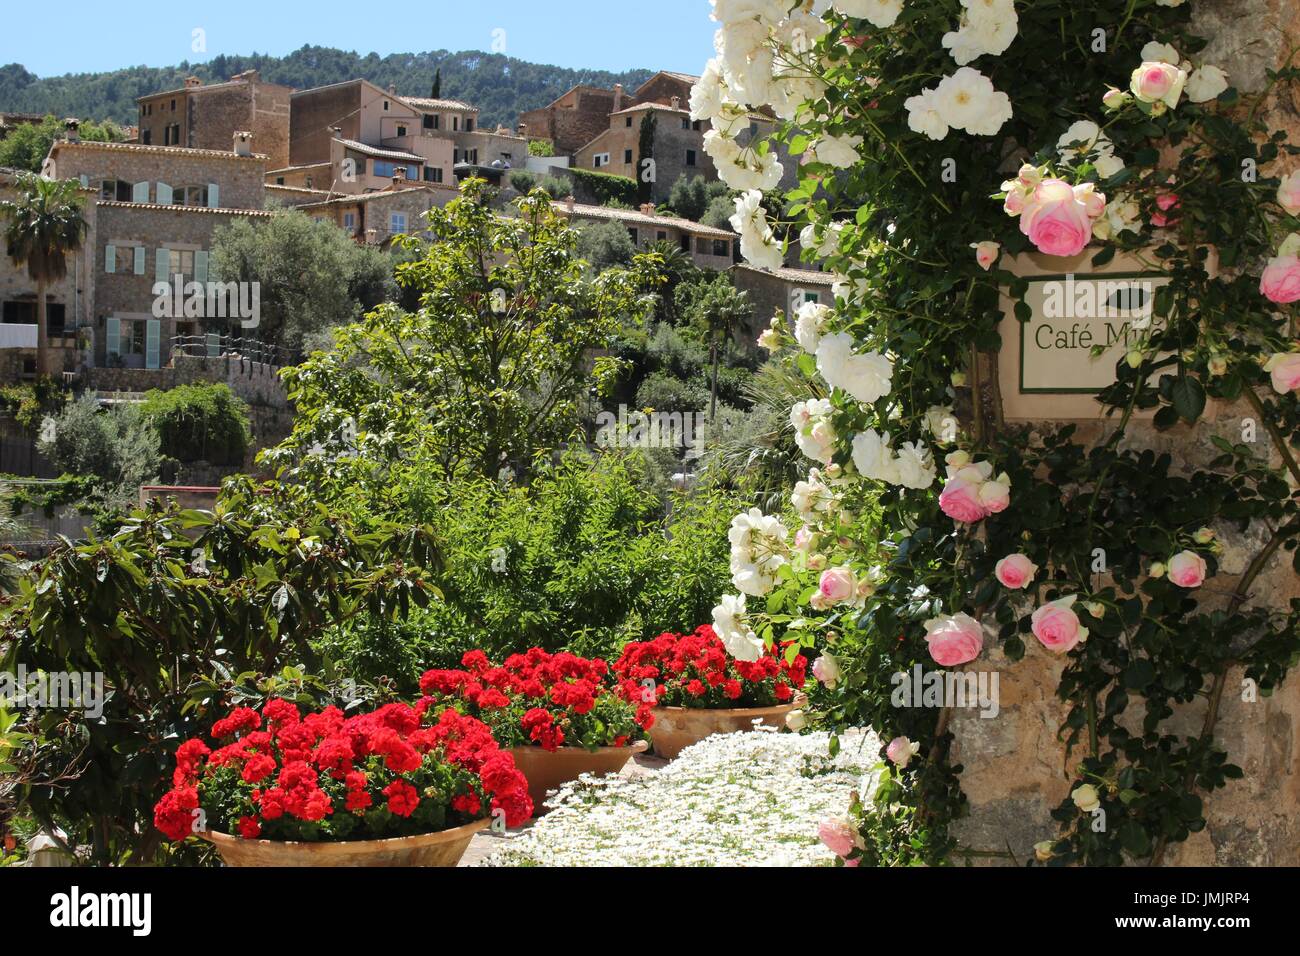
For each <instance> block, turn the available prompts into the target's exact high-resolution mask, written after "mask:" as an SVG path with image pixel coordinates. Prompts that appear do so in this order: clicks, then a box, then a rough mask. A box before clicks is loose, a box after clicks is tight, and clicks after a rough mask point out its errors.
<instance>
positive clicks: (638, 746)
mask: <svg viewBox="0 0 1300 956" xmlns="http://www.w3.org/2000/svg"><path fill="white" fill-rule="evenodd" d="M649 749H650V741H648V740H634V741H633V742H632V743H630V744H628V745H626V746H624V747H597V748H596V749H595V750H588V749H587V748H586V747H570V746H569V745H568V744H565V745H564V746H562V747H557V748H556V749H555V750H546V749H545V748H543V747H540V746H538V745H537V744H520V745H519V746H517V747H510V748H509V749H508V752H509V753H514V752H515V751H516V750H523V751H527V752H529V753H543V754H576V753H582V754H592V755H593V756H594V755H595V754H615V753H617V754H639V753H644V752H645V751H647V750H649Z"/></svg>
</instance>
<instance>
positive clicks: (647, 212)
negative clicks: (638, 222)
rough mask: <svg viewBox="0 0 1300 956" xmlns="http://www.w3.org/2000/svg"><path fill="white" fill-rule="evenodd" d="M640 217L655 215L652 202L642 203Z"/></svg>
mask: <svg viewBox="0 0 1300 956" xmlns="http://www.w3.org/2000/svg"><path fill="white" fill-rule="evenodd" d="M641 215H643V216H653V215H655V204H654V203H652V202H643V203H642V204H641Z"/></svg>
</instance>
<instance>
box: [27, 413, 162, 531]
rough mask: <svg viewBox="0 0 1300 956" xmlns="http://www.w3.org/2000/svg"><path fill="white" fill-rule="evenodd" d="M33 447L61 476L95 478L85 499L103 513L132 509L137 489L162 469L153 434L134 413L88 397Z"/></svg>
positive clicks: (55, 424) (141, 418) (60, 416)
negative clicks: (106, 406) (102, 509)
mask: <svg viewBox="0 0 1300 956" xmlns="http://www.w3.org/2000/svg"><path fill="white" fill-rule="evenodd" d="M37 449H38V450H39V451H40V453H41V454H42V455H44V456H45V457H46V458H48V459H49V460H50V462H51V463H52V464H53V465H54V467H55V468H57V469H59V470H60V471H62V472H69V473H71V474H74V475H81V476H88V475H89V476H94V478H95V479H96V487H95V490H94V491H93V493H92V494H91V495H90V496H89V497H90V500H91V501H93V502H94V503H95V504H96V505H98V506H100V507H103V508H105V509H108V510H120V509H125V508H129V507H131V506H132V505H133V504H134V503H135V500H136V497H137V496H138V494H139V488H140V486H141V485H143V484H148V483H149V482H151V481H155V480H157V477H158V471H159V468H160V467H161V465H162V454H161V451H160V449H159V443H158V434H157V432H155V431H154V430H153V429H152V428H151V427H150V426H149V424H148V423H147V422H146V421H145V420H144V418H143V416H142V415H141V414H140V412H139V409H137V408H135V407H133V406H131V405H115V406H113V407H112V408H109V409H102V408H101V407H100V405H99V402H98V401H97V400H96V399H95V398H93V397H92V396H90V395H84V396H82V397H81V398H80V399H78V400H77V401H75V402H72V403H71V404H69V405H68V406H67V408H65V409H64V410H63V412H62V413H61V414H60V415H59V416H58V417H57V418H55V419H54V434H53V436H52V437H47V438H43V439H42V440H41V441H40V442H39V443H38V444H37Z"/></svg>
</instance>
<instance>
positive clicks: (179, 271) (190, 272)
mask: <svg viewBox="0 0 1300 956" xmlns="http://www.w3.org/2000/svg"><path fill="white" fill-rule="evenodd" d="M167 253H168V258H169V260H170V265H169V266H168V272H167V275H169V276H178V275H179V276H184V277H185V278H186V279H193V278H194V251H193V250H192V249H168V250H167Z"/></svg>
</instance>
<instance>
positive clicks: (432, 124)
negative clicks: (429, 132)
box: [422, 113, 438, 129]
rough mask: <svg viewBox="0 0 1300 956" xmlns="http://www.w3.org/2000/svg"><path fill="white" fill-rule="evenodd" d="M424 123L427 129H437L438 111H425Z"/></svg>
mask: <svg viewBox="0 0 1300 956" xmlns="http://www.w3.org/2000/svg"><path fill="white" fill-rule="evenodd" d="M422 125H423V126H424V128H425V129H437V128H438V114H436V113H425V114H424V120H423V123H422Z"/></svg>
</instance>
